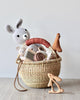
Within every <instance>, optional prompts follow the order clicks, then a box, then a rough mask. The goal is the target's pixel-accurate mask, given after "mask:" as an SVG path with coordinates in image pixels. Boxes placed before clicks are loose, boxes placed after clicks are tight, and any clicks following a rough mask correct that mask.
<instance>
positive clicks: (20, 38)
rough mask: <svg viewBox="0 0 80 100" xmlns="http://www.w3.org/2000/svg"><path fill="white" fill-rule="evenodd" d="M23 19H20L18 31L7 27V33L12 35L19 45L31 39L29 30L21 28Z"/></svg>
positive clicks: (17, 26)
mask: <svg viewBox="0 0 80 100" xmlns="http://www.w3.org/2000/svg"><path fill="white" fill-rule="evenodd" d="M22 22H23V21H22V19H20V20H19V21H18V23H17V25H16V29H15V30H14V29H13V28H12V26H10V25H7V31H8V32H9V33H12V37H13V39H14V40H15V41H16V42H17V43H18V44H24V43H25V41H26V40H28V39H30V34H29V32H28V30H27V29H25V28H20V26H21V24H22Z"/></svg>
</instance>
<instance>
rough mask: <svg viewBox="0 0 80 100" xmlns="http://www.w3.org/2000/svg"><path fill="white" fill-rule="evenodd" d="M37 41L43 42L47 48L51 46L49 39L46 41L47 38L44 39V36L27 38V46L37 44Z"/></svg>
mask: <svg viewBox="0 0 80 100" xmlns="http://www.w3.org/2000/svg"><path fill="white" fill-rule="evenodd" d="M36 43H39V44H43V45H44V46H46V47H47V48H49V47H50V46H51V45H50V43H49V42H48V41H46V40H45V39H42V38H31V39H29V40H26V45H27V46H29V45H31V44H36Z"/></svg>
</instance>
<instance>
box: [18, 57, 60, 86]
mask: <svg viewBox="0 0 80 100" xmlns="http://www.w3.org/2000/svg"><path fill="white" fill-rule="evenodd" d="M60 67H61V58H60V57H59V58H57V59H52V60H49V61H37V62H23V64H22V65H21V68H20V70H19V74H20V77H21V79H22V80H23V81H24V83H25V84H26V85H27V86H29V87H33V88H46V87H47V84H48V82H49V79H48V76H47V74H48V73H51V74H53V75H56V76H58V75H59V73H60Z"/></svg>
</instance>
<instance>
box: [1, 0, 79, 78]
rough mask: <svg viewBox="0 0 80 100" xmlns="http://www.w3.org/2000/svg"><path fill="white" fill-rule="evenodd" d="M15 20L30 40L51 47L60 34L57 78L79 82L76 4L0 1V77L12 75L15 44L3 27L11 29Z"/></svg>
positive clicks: (71, 1)
mask: <svg viewBox="0 0 80 100" xmlns="http://www.w3.org/2000/svg"><path fill="white" fill-rule="evenodd" d="M19 18H22V19H23V20H24V23H23V27H25V28H27V29H28V30H29V32H30V33H31V37H36V36H37V37H42V38H45V39H47V40H48V41H49V42H50V43H51V44H52V43H53V41H54V39H55V37H56V33H58V32H59V33H61V46H62V48H63V52H62V53H60V55H61V56H62V59H63V60H62V66H61V73H60V76H61V77H62V78H72V79H73V78H80V44H79V43H80V0H0V77H14V76H15V74H16V68H17V65H16V63H15V60H16V57H17V51H16V44H15V42H14V41H13V39H12V37H11V35H9V33H8V32H7V31H6V29H5V26H6V25H7V24H11V25H12V26H14V27H15V24H16V21H17V19H19Z"/></svg>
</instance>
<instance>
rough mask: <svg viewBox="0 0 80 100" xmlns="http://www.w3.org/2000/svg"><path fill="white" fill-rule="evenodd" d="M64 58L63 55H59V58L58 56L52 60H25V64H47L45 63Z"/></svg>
mask: <svg viewBox="0 0 80 100" xmlns="http://www.w3.org/2000/svg"><path fill="white" fill-rule="evenodd" d="M61 60H62V58H61V57H59V58H57V59H51V60H48V61H47V60H46V61H35V62H34V61H30V62H25V61H23V64H42V63H43V64H45V63H51V62H56V61H61Z"/></svg>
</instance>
